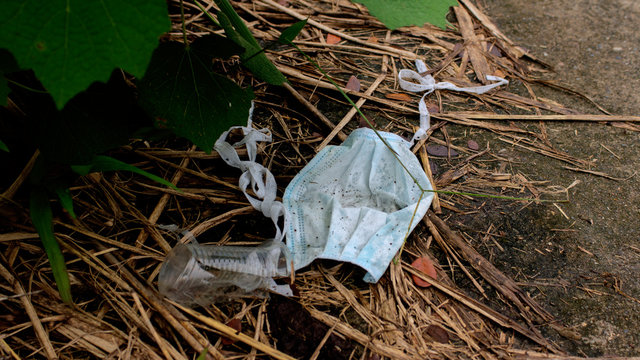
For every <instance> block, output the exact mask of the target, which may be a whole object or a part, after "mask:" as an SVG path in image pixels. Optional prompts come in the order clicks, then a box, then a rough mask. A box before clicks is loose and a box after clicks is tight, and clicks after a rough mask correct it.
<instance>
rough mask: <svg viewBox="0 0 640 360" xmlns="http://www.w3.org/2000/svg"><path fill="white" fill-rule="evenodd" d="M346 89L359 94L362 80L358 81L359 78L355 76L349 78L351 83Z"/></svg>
mask: <svg viewBox="0 0 640 360" xmlns="http://www.w3.org/2000/svg"><path fill="white" fill-rule="evenodd" d="M345 89H349V90H353V91H355V92H359V91H360V80H358V78H357V77H355V75H351V77H350V78H349V81H347V86H345Z"/></svg>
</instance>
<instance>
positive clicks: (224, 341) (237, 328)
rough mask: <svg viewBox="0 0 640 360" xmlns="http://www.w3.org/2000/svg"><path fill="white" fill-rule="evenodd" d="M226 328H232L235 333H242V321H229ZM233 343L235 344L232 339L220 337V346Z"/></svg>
mask: <svg viewBox="0 0 640 360" xmlns="http://www.w3.org/2000/svg"><path fill="white" fill-rule="evenodd" d="M227 326H228V327H230V328H232V329H233V330H235V331H236V332H238V333H239V332H240V331H242V321H240V319H231V320H229V322H228V323H227ZM234 342H236V341H235V340H233V339H229V338H227V337H224V336H223V337H222V344H223V345H231V344H233V343H234Z"/></svg>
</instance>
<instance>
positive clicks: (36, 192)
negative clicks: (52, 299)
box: [29, 186, 72, 304]
mask: <svg viewBox="0 0 640 360" xmlns="http://www.w3.org/2000/svg"><path fill="white" fill-rule="evenodd" d="M29 212H30V214H31V222H32V223H33V226H34V227H35V228H36V231H37V232H38V235H39V236H40V240H41V241H42V245H43V246H44V250H45V252H46V253H47V257H48V258H49V263H50V264H51V270H52V271H53V278H54V279H55V281H56V285H57V286H58V292H59V293H60V297H61V298H62V301H64V302H65V303H67V304H71V303H72V299H71V285H70V284H69V275H68V274H67V266H66V264H65V262H64V257H63V256H62V251H60V246H59V245H58V241H57V240H56V237H55V235H54V234H53V215H52V213H51V206H50V204H49V197H48V196H47V191H46V190H45V189H44V188H43V187H40V186H34V187H33V188H32V189H31V200H30V204H29Z"/></svg>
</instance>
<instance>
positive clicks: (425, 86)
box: [398, 59, 509, 146]
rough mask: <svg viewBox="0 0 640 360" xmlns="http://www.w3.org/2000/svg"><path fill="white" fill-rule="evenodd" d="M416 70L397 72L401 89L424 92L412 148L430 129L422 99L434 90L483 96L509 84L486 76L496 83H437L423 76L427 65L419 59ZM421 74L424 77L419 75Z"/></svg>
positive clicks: (500, 79) (491, 76) (506, 81)
mask: <svg viewBox="0 0 640 360" xmlns="http://www.w3.org/2000/svg"><path fill="white" fill-rule="evenodd" d="M416 70H418V72H415V71H413V70H409V69H402V70H400V71H399V72H398V82H399V84H400V87H401V88H402V89H404V90H407V91H411V92H424V95H422V98H420V102H419V103H418V111H419V112H420V128H419V129H418V130H417V131H416V133H415V134H414V135H413V138H411V143H410V146H413V144H414V143H415V142H416V141H420V140H422V139H424V137H425V136H426V135H427V130H429V127H431V124H430V121H431V114H430V113H429V109H427V103H426V102H425V101H424V99H425V97H427V95H429V94H431V93H432V92H433V91H434V90H452V91H460V92H468V93H474V94H484V93H485V92H487V91H489V90H491V89H493V88H495V87H498V86H500V85H506V84H509V81H508V80H506V79H504V78H501V77H499V76H493V75H487V80H489V81H497V82H496V83H493V84H488V85H481V86H474V87H459V86H456V85H455V84H452V83H450V82H446V81H443V82H438V83H437V82H436V80H435V79H434V78H433V76H431V74H425V73H426V72H427V65H426V64H425V63H424V61H422V60H420V59H416ZM421 73H422V74H425V75H420V74H421Z"/></svg>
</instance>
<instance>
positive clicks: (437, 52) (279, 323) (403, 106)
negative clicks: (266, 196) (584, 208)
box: [0, 0, 639, 359]
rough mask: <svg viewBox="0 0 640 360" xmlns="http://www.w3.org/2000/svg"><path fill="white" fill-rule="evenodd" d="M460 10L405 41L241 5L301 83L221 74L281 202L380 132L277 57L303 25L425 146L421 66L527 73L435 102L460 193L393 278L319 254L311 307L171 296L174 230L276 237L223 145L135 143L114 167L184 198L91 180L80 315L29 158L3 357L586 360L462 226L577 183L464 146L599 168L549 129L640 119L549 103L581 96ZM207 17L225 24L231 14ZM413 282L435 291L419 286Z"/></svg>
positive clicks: (7, 229)
mask: <svg viewBox="0 0 640 360" xmlns="http://www.w3.org/2000/svg"><path fill="white" fill-rule="evenodd" d="M203 3H206V1H205V2H203ZM460 3H461V6H458V7H456V8H455V9H454V11H452V12H451V13H450V16H449V21H450V22H451V25H450V26H449V27H448V28H447V29H446V30H443V29H440V28H437V27H434V26H430V25H425V26H423V27H415V26H412V27H404V28H400V29H398V30H394V31H389V30H387V29H386V28H385V27H384V26H383V25H382V24H381V23H380V22H379V21H378V20H376V19H375V18H373V17H371V16H370V15H368V13H367V12H366V9H365V8H364V7H363V6H361V5H359V4H355V3H352V2H350V1H346V0H331V1H329V0H321V1H314V2H312V1H304V0H291V1H277V2H276V1H272V0H256V1H252V2H246V1H245V2H234V6H235V8H236V10H237V11H238V13H239V14H240V16H241V17H243V18H244V20H245V21H246V23H247V24H248V26H249V28H250V29H251V30H252V32H253V34H254V36H255V37H256V38H257V39H258V40H259V41H261V44H262V45H263V46H264V47H266V48H267V49H268V50H267V55H268V57H269V58H270V59H271V60H272V61H273V62H274V63H275V64H276V66H277V67H278V69H280V71H281V72H282V73H283V74H285V76H286V77H287V78H288V80H289V82H290V83H289V84H287V85H286V86H284V87H280V88H276V87H273V86H268V85H267V84H265V83H262V82H260V81H259V80H257V79H256V78H254V77H252V76H251V74H250V73H249V72H247V71H245V70H244V69H242V68H241V67H240V66H239V60H238V59H234V58H232V59H231V60H229V61H228V62H226V63H218V64H216V66H218V67H219V68H220V71H226V75H227V76H228V77H230V78H232V79H234V80H235V81H236V82H237V83H238V84H240V85H241V86H243V87H247V86H251V87H252V88H253V90H254V92H255V94H256V107H257V109H256V114H255V116H254V123H255V126H256V127H260V128H262V127H268V128H269V129H271V130H272V133H273V135H274V141H273V142H272V143H270V144H267V145H261V146H260V148H259V156H258V158H259V161H261V162H262V163H263V164H264V165H265V166H267V167H268V168H270V170H271V171H272V172H273V173H274V174H275V175H276V178H277V181H278V184H279V186H280V188H279V195H281V194H282V190H283V189H284V187H286V185H287V183H288V182H289V180H291V179H292V178H293V176H295V174H296V173H297V172H298V171H299V170H300V169H301V168H302V167H304V165H305V164H306V163H307V162H308V161H309V160H310V159H311V158H312V157H313V156H314V155H315V154H316V153H317V151H319V149H321V148H323V147H324V146H326V145H328V144H338V143H339V142H340V141H341V140H343V139H344V138H345V137H346V134H348V133H349V132H350V131H351V130H352V129H355V128H357V127H358V126H360V125H363V124H362V121H361V119H360V118H359V116H358V115H357V113H356V112H355V111H353V110H351V109H350V106H349V105H348V103H347V102H346V101H344V99H343V98H342V97H341V96H340V94H339V93H338V92H337V91H336V89H335V88H334V86H333V85H331V83H330V82H329V81H328V80H327V79H326V78H325V77H324V76H323V75H322V74H320V73H319V72H318V71H317V70H316V69H315V68H314V67H313V66H312V64H310V63H309V62H308V61H307V60H306V59H305V58H304V56H303V55H302V54H300V53H298V52H297V51H295V50H293V49H291V48H289V47H285V46H282V45H278V44H277V39H278V36H279V34H280V32H281V31H282V30H283V29H285V28H287V27H288V26H290V25H292V24H293V23H295V22H297V21H298V20H303V19H309V21H308V25H307V26H306V27H305V28H304V29H303V30H302V32H301V34H300V35H299V36H298V38H297V39H296V40H295V41H294V43H295V44H297V45H298V46H299V47H300V48H301V49H302V50H303V51H304V52H306V53H307V54H309V55H310V56H311V57H312V58H313V59H314V60H315V61H317V62H318V64H319V65H320V66H321V67H322V68H323V69H324V70H325V71H326V72H327V73H328V74H329V75H330V76H331V77H332V78H333V79H335V80H336V81H337V82H338V83H339V84H340V85H341V86H345V92H346V93H347V94H348V95H349V96H350V97H351V98H352V99H353V100H354V101H356V102H357V105H358V106H359V107H360V108H361V109H362V111H363V112H364V113H365V114H367V116H369V117H370V118H372V119H373V120H374V121H375V126H376V128H377V129H378V130H384V131H390V132H394V133H397V134H399V135H401V136H405V137H409V136H410V135H411V134H412V133H413V131H414V129H415V126H416V123H417V118H418V109H417V104H418V100H419V96H420V95H418V94H414V93H409V92H405V91H403V90H401V89H400V88H399V87H398V82H397V78H396V76H397V72H398V70H400V69H403V68H409V69H413V68H414V66H413V61H414V60H415V59H416V58H420V59H423V60H425V62H426V63H427V66H428V67H429V69H430V70H429V71H430V72H431V73H432V74H433V75H434V76H435V78H436V79H437V80H438V81H450V82H453V83H455V84H458V85H461V86H473V85H480V84H482V83H483V82H485V81H486V76H487V75H497V76H502V77H505V78H507V79H509V81H510V84H509V86H507V87H501V88H499V89H496V90H493V91H491V92H489V93H486V94H482V95H476V94H465V93H455V92H449V91H436V92H435V93H434V94H431V95H430V96H429V97H428V99H427V100H428V102H429V103H428V105H429V107H430V109H431V110H432V112H433V114H432V125H433V126H432V128H431V130H430V131H429V135H430V136H429V137H428V139H425V140H423V141H421V142H419V143H418V144H416V146H415V147H414V148H413V149H414V152H415V153H416V154H417V155H418V158H419V159H420V160H421V161H422V163H423V165H424V168H425V171H426V172H427V173H428V174H429V176H430V177H431V179H432V182H433V184H434V187H435V188H436V189H438V190H443V191H444V192H443V193H439V194H436V197H435V199H434V202H433V205H432V210H430V211H429V213H428V215H427V216H426V217H425V218H424V219H423V220H422V223H421V224H420V225H418V227H417V228H416V230H415V231H414V232H413V233H412V234H411V235H410V236H409V238H408V239H407V242H406V244H405V246H404V248H403V250H402V253H401V254H399V255H398V257H397V261H394V262H393V263H392V264H391V265H390V266H389V269H388V270H387V273H386V274H385V275H384V276H383V278H382V279H381V280H380V281H379V282H378V283H376V284H366V283H363V282H362V281H361V280H360V279H361V278H362V275H363V272H362V270H360V269H358V268H355V267H353V266H351V265H349V264H339V263H335V262H329V261H316V262H314V263H313V264H312V265H311V266H309V267H307V268H305V269H302V270H301V271H299V272H297V273H296V274H295V277H294V282H293V286H294V288H295V289H296V296H295V297H293V298H291V299H287V298H283V297H281V296H278V295H271V296H270V297H268V298H243V299H235V300H233V301H228V302H222V303H217V304H214V305H211V306H208V307H200V308H196V309H187V308H184V307H181V306H180V305H178V304H175V303H173V302H171V301H169V300H167V299H163V298H162V296H161V295H160V294H159V293H158V291H157V277H158V273H159V270H160V266H161V264H162V261H163V259H164V257H165V256H166V254H167V253H168V252H169V251H170V249H171V247H172V246H173V245H175V244H176V242H177V241H179V238H180V236H179V235H176V234H175V233H172V232H170V231H167V230H165V229H166V228H165V227H162V226H161V225H169V224H175V225H177V227H178V228H180V229H184V230H191V231H192V232H194V235H196V236H197V237H198V241H199V242H201V243H216V244H243V245H249V244H257V243H260V242H261V241H264V240H266V239H268V238H269V237H270V236H271V235H272V234H271V232H272V224H270V223H269V222H268V221H267V220H262V219H261V217H262V215H261V214H259V213H258V212H257V211H256V210H254V209H253V208H252V207H251V206H250V204H249V203H248V201H247V200H246V198H245V197H244V196H243V194H242V192H241V191H240V190H239V188H238V186H237V177H238V173H237V172H235V170H233V169H229V168H228V167H227V166H226V165H225V164H224V162H222V161H221V160H220V158H219V156H218V155H217V154H216V153H215V152H214V153H211V154H207V153H204V152H202V151H199V150H198V149H196V148H195V147H193V146H192V145H190V144H188V143H187V142H186V141H182V140H175V139H174V140H166V141H159V142H157V143H147V142H144V141H134V142H132V143H131V144H130V145H129V146H127V147H124V148H122V149H118V150H116V151H114V152H113V153H112V155H113V156H114V157H118V158H121V159H126V160H127V161H128V162H129V163H132V164H134V165H136V166H138V167H140V168H142V169H144V170H147V171H149V172H152V173H154V174H157V175H160V176H162V177H164V178H165V179H169V180H170V181H171V182H172V183H174V184H175V185H176V186H178V187H179V188H180V190H181V191H174V190H171V189H168V188H163V187H161V186H159V185H158V184H155V183H153V182H150V181H148V180H147V179H145V178H142V177H140V176H137V175H132V174H129V173H124V172H115V173H102V174H97V173H96V174H91V175H89V176H85V177H83V178H81V179H80V180H79V181H78V182H77V183H76V184H75V186H74V187H73V188H72V189H71V194H72V195H73V199H74V204H75V212H76V214H77V219H73V218H71V217H70V216H69V215H68V214H66V213H64V212H62V211H61V210H60V211H57V212H56V213H55V214H54V216H55V219H54V223H55V232H56V236H57V238H58V241H59V243H60V245H61V247H62V249H63V252H64V256H65V259H66V261H67V267H68V270H69V275H70V279H71V284H72V293H73V295H74V302H75V304H74V306H67V305H64V304H62V302H61V300H60V298H59V296H58V294H57V290H56V287H55V284H54V282H53V277H52V274H51V269H50V267H49V265H48V261H47V258H46V255H45V253H44V251H43V249H42V247H41V245H40V241H39V239H38V235H37V233H36V232H35V230H34V228H33V227H32V226H31V224H30V221H29V220H28V219H29V217H28V214H27V212H26V208H27V205H26V203H27V201H26V200H25V199H24V198H21V197H20V195H19V192H18V191H17V189H19V188H20V186H21V185H22V184H23V183H24V181H25V176H24V175H25V174H27V173H28V170H29V165H27V166H25V169H24V171H23V172H22V174H21V176H19V177H18V178H17V179H16V180H15V181H14V184H13V186H12V187H10V188H8V189H7V190H6V191H5V192H4V193H3V199H5V200H11V199H12V200H11V201H4V202H3V203H2V206H1V208H2V214H3V219H2V220H0V221H1V223H0V229H1V230H2V233H1V234H0V277H1V278H2V280H0V288H1V289H2V293H3V294H4V295H2V301H0V308H1V309H2V310H1V311H0V329H1V330H0V358H2V359H22V358H49V359H53V358H56V357H57V358H60V359H79V358H101V359H121V358H122V359H193V358H195V357H196V356H197V354H200V353H201V352H202V351H203V349H207V353H206V355H204V356H205V358H214V359H255V358H268V357H273V358H276V359H291V358H305V359H306V358H310V359H324V358H326V359H329V358H330V359H381V358H389V359H425V358H435V359H450V358H484V359H494V358H516V357H522V358H524V357H526V358H547V357H549V356H551V355H553V357H554V358H569V356H568V355H567V354H566V353H565V351H564V350H563V349H560V348H559V347H558V346H557V345H556V344H555V343H553V342H552V341H551V340H549V337H548V336H547V335H545V334H549V333H551V332H553V333H557V334H559V335H560V336H564V337H568V338H572V337H575V336H576V335H575V333H574V332H572V331H571V329H567V328H565V327H564V326H563V325H562V324H561V323H559V322H558V321H556V320H555V319H554V317H553V316H552V315H551V314H550V313H549V312H548V311H547V310H545V309H544V308H543V307H542V306H541V305H540V304H538V303H537V302H536V300H534V299H532V298H531V296H530V295H529V294H528V293H526V292H524V291H523V290H522V289H521V288H520V287H519V286H518V285H517V283H516V282H515V281H514V280H513V279H511V278H510V277H509V276H507V275H506V274H505V273H503V272H501V271H500V270H499V269H498V268H496V267H495V266H494V265H493V264H492V263H491V261H489V260H487V259H486V258H485V257H483V255H482V254H481V253H480V252H479V249H475V248H474V247H473V246H472V244H471V243H470V242H469V239H468V238H466V237H464V236H463V235H462V234H460V233H458V232H456V231H454V230H453V229H452V228H451V227H450V225H449V224H448V223H447V219H448V218H449V216H450V215H451V214H453V213H456V214H460V213H465V212H466V213H472V211H473V209H474V207H477V206H479V205H478V203H475V202H474V201H473V200H474V199H475V198H474V197H473V196H471V195H465V194H461V193H480V194H492V195H496V196H511V197H514V196H515V197H519V198H530V199H533V200H532V201H517V200H503V201H508V202H511V203H513V202H514V201H515V202H516V203H517V204H518V206H521V207H524V206H529V205H530V204H532V203H534V202H535V200H548V199H553V200H554V201H557V202H562V201H566V191H567V189H562V188H560V189H558V187H549V186H548V184H543V183H541V182H539V181H533V180H531V179H527V178H526V177H525V175H523V174H521V173H512V172H511V170H510V169H509V168H504V167H500V166H499V164H500V163H501V162H504V161H507V162H508V159H504V158H503V157H502V155H501V154H500V153H496V152H494V150H493V149H490V148H489V147H488V146H485V145H483V144H482V143H478V142H475V141H473V140H472V141H468V140H469V139H471V138H470V137H469V138H467V137H468V136H467V137H465V136H464V134H468V133H467V131H474V132H476V133H477V132H480V131H482V132H489V133H491V134H492V136H494V137H495V138H497V139H499V141H501V142H502V143H503V144H504V146H505V147H512V148H514V149H518V150H521V151H530V152H535V153H538V154H540V155H543V156H548V157H551V158H554V159H556V160H558V161H561V162H564V163H566V166H567V168H568V169H570V171H583V172H588V171H590V167H591V166H592V165H593V164H592V162H591V161H590V160H589V159H587V158H584V159H581V158H575V157H573V156H571V155H569V154H566V153H564V152H562V151H559V150H557V149H555V148H554V147H553V146H552V145H551V144H550V143H549V141H548V140H547V139H546V128H545V123H544V121H558V120H564V121H598V122H615V125H616V126H621V127H625V128H627V129H629V130H633V131H637V130H639V128H638V126H637V125H635V123H634V122H636V121H638V119H636V118H634V117H620V116H612V115H607V114H599V115H584V114H579V113H577V112H576V111H574V110H572V109H570V108H567V107H565V106H563V105H562V104H559V103H556V102H554V101H551V100H548V99H546V98H543V97H539V96H537V95H536V92H535V89H536V88H537V87H539V86H548V87H552V88H554V89H556V90H559V91H566V92H571V90H570V89H566V88H564V87H562V86H561V85H559V84H556V83H554V82H552V81H549V80H548V79H550V78H551V77H552V70H551V69H550V67H549V66H547V65H546V64H544V63H543V62H542V61H540V59H537V58H535V57H534V56H532V55H531V54H529V53H527V51H526V50H525V49H523V48H522V47H520V46H518V45H516V44H514V43H513V42H512V41H511V40H509V39H508V38H507V37H506V36H505V35H504V34H502V33H501V32H500V31H499V29H498V28H497V27H496V26H495V25H494V24H493V23H492V22H491V20H490V19H489V18H488V16H487V15H486V14H485V13H483V11H482V10H481V9H480V8H478V7H477V6H476V5H475V4H474V2H473V1H471V0H460ZM176 4H178V3H177V2H176ZM184 4H185V7H186V14H185V15H186V22H187V31H188V37H189V38H191V39H194V38H196V37H199V36H203V35H205V34H209V33H211V32H220V30H218V29H214V28H213V27H212V24H211V23H210V22H208V20H207V17H205V16H204V15H203V14H202V12H201V11H200V9H199V8H198V7H197V6H196V5H195V4H193V3H192V2H191V1H185V3H184ZM206 7H207V9H209V10H211V11H212V12H214V5H213V2H210V3H208V4H207V5H206ZM173 29H174V31H173V32H172V33H171V34H170V37H171V38H172V39H175V40H180V39H181V38H182V33H181V24H180V17H179V14H178V16H175V17H174V26H173ZM328 35H332V36H331V39H330V41H328ZM336 37H337V39H336ZM352 76H355V78H357V80H358V83H359V85H360V90H357V89H356V90H353V88H354V84H353V83H354V80H351V85H350V86H349V88H346V85H347V83H348V82H349V79H350V78H352ZM574 95H575V96H581V95H580V94H574ZM587 100H588V99H587ZM594 109H597V107H596V106H595V105H594ZM461 134H462V135H461ZM438 146H439V148H438ZM443 149H444V151H443ZM36 156H37V155H36ZM434 160H438V161H437V164H438V165H437V166H434V165H433V164H434V163H436V161H434ZM430 163H431V164H430ZM594 175H595V176H599V174H594ZM605 175H606V174H605ZM14 197H15V198H14ZM54 208H55V209H60V207H59V206H54ZM194 229H195V230H194ZM507 231H508V230H507ZM419 257H427V258H429V259H431V260H432V261H433V262H434V264H435V268H436V271H437V280H435V279H433V278H430V277H428V276H425V275H424V274H423V273H420V272H418V271H416V270H415V269H414V268H413V267H411V266H410V264H411V263H412V262H413V261H414V260H415V259H416V258H419ZM412 277H417V278H420V279H421V280H422V281H423V282H427V283H429V284H431V286H428V287H423V286H417V285H416V283H415V282H414V281H413V279H412ZM234 319H235V321H232V320H234ZM228 324H229V325H228ZM230 325H233V326H230Z"/></svg>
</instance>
